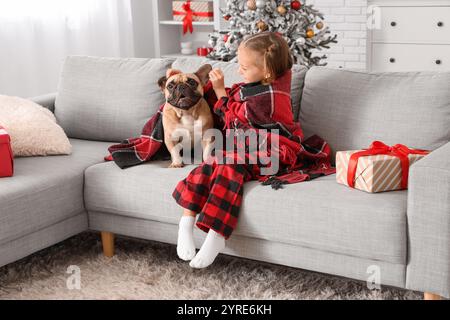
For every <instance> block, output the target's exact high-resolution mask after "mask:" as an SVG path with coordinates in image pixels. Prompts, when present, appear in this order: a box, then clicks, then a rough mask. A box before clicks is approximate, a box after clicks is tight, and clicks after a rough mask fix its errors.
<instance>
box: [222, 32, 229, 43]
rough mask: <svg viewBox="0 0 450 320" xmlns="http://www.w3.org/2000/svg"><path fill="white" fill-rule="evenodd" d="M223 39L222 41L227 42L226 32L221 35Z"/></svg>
mask: <svg viewBox="0 0 450 320" xmlns="http://www.w3.org/2000/svg"><path fill="white" fill-rule="evenodd" d="M223 41H224V42H227V41H228V34H226V35H224V36H223Z"/></svg>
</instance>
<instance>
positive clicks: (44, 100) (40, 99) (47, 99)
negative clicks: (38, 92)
mask: <svg viewBox="0 0 450 320" xmlns="http://www.w3.org/2000/svg"><path fill="white" fill-rule="evenodd" d="M30 100H32V101H34V102H36V103H37V104H39V105H41V106H43V107H45V108H47V109H49V110H50V111H51V112H55V100H56V92H55V93H49V94H45V95H42V96H37V97H33V98H30Z"/></svg>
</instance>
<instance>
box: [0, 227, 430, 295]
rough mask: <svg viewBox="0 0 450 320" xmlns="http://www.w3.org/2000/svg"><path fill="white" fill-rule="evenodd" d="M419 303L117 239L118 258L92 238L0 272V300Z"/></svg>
mask: <svg viewBox="0 0 450 320" xmlns="http://www.w3.org/2000/svg"><path fill="white" fill-rule="evenodd" d="M70 266H76V267H75V269H74V268H73V267H70ZM77 268H79V269H77ZM74 270H75V271H77V270H79V271H80V277H79V279H80V282H79V283H80V285H81V287H80V289H77V288H76V283H77V282H76V281H75V282H73V281H72V280H73V278H71V277H73V276H74V274H72V273H67V272H68V271H69V272H73V271H74ZM75 273H76V272H75ZM68 279H69V280H68ZM77 279H78V278H77ZM68 283H69V287H73V286H74V285H75V289H72V290H69V289H68V286H67V284H68ZM421 298H422V296H421V294H420V293H418V292H412V291H406V290H400V289H394V288H388V287H385V286H382V288H381V290H373V291H371V290H369V289H367V287H366V283H365V282H362V281H354V280H349V279H345V278H340V277H335V276H330V275H325V274H320V273H316V272H311V271H305V270H300V269H296V268H290V267H284V266H279V265H273V264H269V263H263V262H259V261H253V260H247V259H242V258H236V257H231V256H226V255H219V257H218V258H217V259H216V261H215V262H214V264H213V265H212V266H210V267H209V268H207V269H203V270H193V269H191V268H190V267H189V264H188V263H187V262H184V261H181V260H180V259H178V257H177V254H176V247H175V246H174V245H169V244H163V243H159V242H153V241H144V240H137V239H130V238H125V237H118V238H117V239H116V256H114V257H113V258H112V259H108V258H106V257H104V256H103V255H102V253H101V242H100V240H99V234H98V233H95V232H86V233H82V234H80V235H78V236H75V237H72V238H70V239H68V240H66V241H64V242H61V243H59V244H57V245H55V246H53V247H50V248H48V249H45V250H42V251H40V252H38V253H35V254H33V255H32V256H29V257H27V258H24V259H22V260H20V261H17V262H15V263H12V264H10V265H7V266H4V267H2V268H0V299H421Z"/></svg>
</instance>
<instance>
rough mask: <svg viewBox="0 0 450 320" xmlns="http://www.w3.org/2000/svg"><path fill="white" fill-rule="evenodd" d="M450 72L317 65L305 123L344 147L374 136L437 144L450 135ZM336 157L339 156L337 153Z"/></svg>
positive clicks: (306, 95)
mask: <svg viewBox="0 0 450 320" xmlns="http://www.w3.org/2000/svg"><path fill="white" fill-rule="evenodd" d="M449 83H450V72H440V73H438V72H392V73H366V72H362V71H359V72H358V71H349V70H342V69H333V68H326V67H312V68H311V69H310V70H309V71H308V73H307V75H306V79H305V87H304V90H303V97H302V103H301V111H300V123H301V125H302V127H303V129H304V132H305V136H306V137H308V136H310V135H312V134H318V135H319V136H321V137H323V138H324V139H325V140H326V141H327V142H328V143H330V145H331V148H332V150H333V155H335V153H336V151H340V150H355V149H361V148H367V147H369V145H370V143H371V142H372V141H374V140H381V141H383V142H385V143H386V144H389V145H393V144H397V143H402V144H405V145H407V146H409V147H411V148H420V149H430V150H434V149H436V148H438V147H439V146H441V145H443V144H444V143H445V142H447V141H449V140H450V125H449V123H450V90H449V85H448V84H449ZM333 160H334V156H333Z"/></svg>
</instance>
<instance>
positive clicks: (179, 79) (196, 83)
mask: <svg viewBox="0 0 450 320" xmlns="http://www.w3.org/2000/svg"><path fill="white" fill-rule="evenodd" d="M211 70H212V67H211V65H210V64H205V65H203V66H201V67H200V69H198V70H197V72H195V73H182V72H181V71H179V70H174V69H169V70H167V73H166V77H165V79H164V77H163V78H161V79H160V80H159V81H158V84H159V85H160V87H161V89H163V90H164V95H165V97H166V102H167V103H169V104H170V105H172V106H173V107H175V108H180V109H183V110H188V109H190V108H192V107H193V106H195V105H197V103H198V102H199V101H200V99H201V98H202V97H203V86H204V85H205V84H206V83H207V82H208V80H209V75H208V74H209V72H210V71H211Z"/></svg>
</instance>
